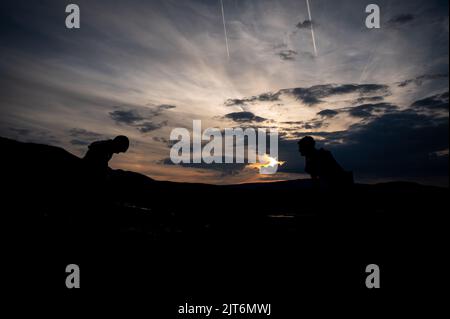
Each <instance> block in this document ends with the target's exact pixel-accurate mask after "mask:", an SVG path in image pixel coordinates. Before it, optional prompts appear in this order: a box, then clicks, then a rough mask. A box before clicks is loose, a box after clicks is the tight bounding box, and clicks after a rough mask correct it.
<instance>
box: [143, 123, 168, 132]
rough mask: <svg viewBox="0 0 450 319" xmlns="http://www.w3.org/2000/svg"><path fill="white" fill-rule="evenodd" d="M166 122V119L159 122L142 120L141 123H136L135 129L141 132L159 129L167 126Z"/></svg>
mask: <svg viewBox="0 0 450 319" xmlns="http://www.w3.org/2000/svg"><path fill="white" fill-rule="evenodd" d="M167 124H168V122H167V121H163V122H161V123H153V122H149V121H147V122H144V123H141V124H138V125H136V126H137V129H138V130H139V132H141V133H149V132H152V131H156V130H159V129H160V128H162V127H164V126H167Z"/></svg>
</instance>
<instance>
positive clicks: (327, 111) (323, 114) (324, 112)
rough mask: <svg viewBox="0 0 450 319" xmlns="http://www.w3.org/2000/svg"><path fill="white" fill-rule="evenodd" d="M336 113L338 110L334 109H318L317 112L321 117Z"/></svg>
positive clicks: (329, 116)
mask: <svg viewBox="0 0 450 319" xmlns="http://www.w3.org/2000/svg"><path fill="white" fill-rule="evenodd" d="M338 114H339V112H338V111H335V110H323V111H320V112H319V113H317V115H319V116H321V117H328V118H331V117H335V116H336V115H338Z"/></svg>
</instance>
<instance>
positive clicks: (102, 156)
mask: <svg viewBox="0 0 450 319" xmlns="http://www.w3.org/2000/svg"><path fill="white" fill-rule="evenodd" d="M129 146H130V141H129V140H128V137H126V136H122V135H121V136H117V137H116V138H114V139H113V140H106V141H97V142H94V143H92V144H91V145H89V150H88V152H87V153H86V155H85V156H84V158H83V161H84V162H85V163H86V164H87V166H88V168H89V170H91V171H92V172H93V173H95V174H96V175H100V174H106V173H107V171H108V162H109V161H110V160H111V158H112V156H113V155H114V154H118V153H125V152H126V151H127V150H128V147H129Z"/></svg>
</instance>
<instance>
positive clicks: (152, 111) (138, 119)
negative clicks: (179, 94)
mask: <svg viewBox="0 0 450 319" xmlns="http://www.w3.org/2000/svg"><path fill="white" fill-rule="evenodd" d="M173 108H175V106H173V105H166V104H163V105H158V106H156V107H154V108H142V110H140V111H138V110H133V109H132V110H116V111H113V112H110V113H109V116H110V117H111V119H113V120H114V121H115V122H116V123H117V124H119V125H120V124H124V125H128V126H132V127H135V128H136V129H137V130H138V131H139V132H141V133H149V132H152V131H155V130H158V129H160V128H162V127H164V126H167V125H168V121H167V120H165V121H162V122H158V123H155V122H153V121H151V120H150V119H151V118H153V117H157V116H159V115H161V114H162V113H163V111H164V110H169V109H173ZM142 113H144V114H145V115H142Z"/></svg>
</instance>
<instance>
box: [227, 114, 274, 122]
mask: <svg viewBox="0 0 450 319" xmlns="http://www.w3.org/2000/svg"><path fill="white" fill-rule="evenodd" d="M225 118H227V119H231V120H233V121H235V122H257V123H260V122H264V121H267V119H265V118H262V117H259V116H256V115H255V114H253V113H252V112H234V113H229V114H227V115H225Z"/></svg>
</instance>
